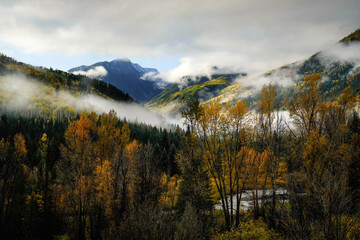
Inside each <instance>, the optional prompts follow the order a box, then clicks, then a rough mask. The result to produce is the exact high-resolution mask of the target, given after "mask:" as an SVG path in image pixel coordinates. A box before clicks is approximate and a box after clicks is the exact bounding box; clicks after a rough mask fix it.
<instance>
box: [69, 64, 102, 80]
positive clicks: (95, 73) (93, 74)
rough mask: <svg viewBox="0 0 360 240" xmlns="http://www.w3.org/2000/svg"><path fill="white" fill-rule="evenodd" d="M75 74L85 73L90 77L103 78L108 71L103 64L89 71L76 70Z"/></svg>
mask: <svg viewBox="0 0 360 240" xmlns="http://www.w3.org/2000/svg"><path fill="white" fill-rule="evenodd" d="M73 74H75V75H84V76H87V77H89V78H96V79H102V78H103V77H105V76H106V75H107V74H108V72H107V71H106V69H105V68H104V67H103V66H97V67H95V68H91V69H89V70H88V71H75V72H73Z"/></svg>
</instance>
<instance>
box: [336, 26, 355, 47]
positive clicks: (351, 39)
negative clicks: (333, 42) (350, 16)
mask: <svg viewBox="0 0 360 240" xmlns="http://www.w3.org/2000/svg"><path fill="white" fill-rule="evenodd" d="M339 42H341V43H345V44H348V43H351V42H360V28H359V29H357V30H356V31H355V32H353V33H351V34H349V35H348V36H346V37H344V38H343V39H341V40H340V41H339Z"/></svg>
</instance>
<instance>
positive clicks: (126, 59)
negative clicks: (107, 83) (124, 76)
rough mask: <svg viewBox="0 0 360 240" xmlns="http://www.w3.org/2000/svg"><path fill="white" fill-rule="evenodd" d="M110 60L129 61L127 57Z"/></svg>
mask: <svg viewBox="0 0 360 240" xmlns="http://www.w3.org/2000/svg"><path fill="white" fill-rule="evenodd" d="M112 62H131V61H130V59H129V58H117V59H114V60H113V61H112Z"/></svg>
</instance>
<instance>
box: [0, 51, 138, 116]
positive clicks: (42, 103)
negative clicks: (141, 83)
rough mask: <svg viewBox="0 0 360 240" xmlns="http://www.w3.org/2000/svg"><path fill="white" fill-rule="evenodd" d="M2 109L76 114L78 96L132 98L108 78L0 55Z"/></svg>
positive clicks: (23, 113) (53, 114)
mask: <svg viewBox="0 0 360 240" xmlns="http://www.w3.org/2000/svg"><path fill="white" fill-rule="evenodd" d="M0 83H1V84H0V101H1V109H0V110H1V111H3V112H4V111H5V112H6V113H7V114H9V113H11V112H17V113H21V114H22V115H23V116H24V115H25V114H26V115H27V116H32V115H35V114H42V115H43V117H48V116H53V117H55V116H57V117H58V118H61V117H63V116H65V115H67V116H74V115H76V113H77V112H79V111H78V110H79V109H80V108H81V107H79V109H76V107H75V105H76V102H77V98H78V97H80V96H83V95H89V94H93V95H94V96H99V97H104V98H106V99H110V100H115V101H121V102H133V99H132V98H131V97H130V96H129V95H128V94H125V93H123V92H122V91H120V90H118V89H117V88H115V87H114V86H112V85H110V84H107V83H105V82H102V81H99V80H95V79H91V78H87V77H84V76H78V75H73V74H70V73H67V72H63V71H60V70H53V69H46V68H42V67H34V66H31V65H28V64H24V63H21V62H17V61H16V60H14V59H12V58H10V57H7V56H5V55H0ZM19 98H21V99H19Z"/></svg>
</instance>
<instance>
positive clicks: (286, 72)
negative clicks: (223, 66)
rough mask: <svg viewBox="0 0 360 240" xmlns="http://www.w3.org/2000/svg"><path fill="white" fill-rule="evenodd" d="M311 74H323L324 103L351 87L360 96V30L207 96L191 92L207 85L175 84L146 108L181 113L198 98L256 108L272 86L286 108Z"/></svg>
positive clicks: (226, 85) (220, 84)
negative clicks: (266, 86)
mask: <svg viewBox="0 0 360 240" xmlns="http://www.w3.org/2000/svg"><path fill="white" fill-rule="evenodd" d="M312 73H321V75H322V80H323V83H322V86H321V88H320V92H321V95H322V98H323V99H324V100H329V101H333V100H336V99H337V98H338V97H339V95H340V94H341V92H342V91H343V89H344V88H346V87H347V86H350V87H351V89H352V90H353V92H354V93H355V94H360V29H359V30H356V31H355V32H353V33H352V34H350V35H348V36H346V37H344V38H343V39H342V40H340V41H339V43H337V44H336V45H335V46H333V47H331V48H329V49H326V50H323V51H320V52H318V53H315V54H314V55H312V56H311V57H309V58H308V59H306V60H303V61H299V62H295V63H291V64H287V65H284V66H281V67H279V68H276V69H273V70H270V71H268V72H266V73H264V74H261V75H258V76H244V77H242V78H238V79H237V81H234V82H231V81H230V82H226V83H224V82H221V81H219V82H218V83H217V84H215V85H216V86H217V88H216V91H213V90H212V89H211V88H210V89H206V90H205V91H204V92H203V93H204V94H200V93H202V92H200V91H192V88H200V86H201V87H205V86H206V84H205V83H198V84H200V85H199V86H197V84H196V81H195V82H193V83H189V82H188V83H187V85H188V86H187V87H186V88H180V87H179V86H178V85H179V84H173V85H172V86H170V87H169V88H168V89H166V90H164V91H163V92H162V93H160V94H159V95H157V96H156V97H154V98H153V99H152V100H151V101H149V102H148V104H146V106H147V107H149V108H150V109H154V110H157V111H160V112H169V111H170V112H179V111H180V110H181V109H182V108H183V107H184V104H186V102H187V101H188V100H189V99H191V98H194V97H198V98H199V99H200V100H201V102H208V101H219V102H221V103H226V102H232V101H235V100H241V99H245V100H246V101H247V103H248V104H249V105H250V106H252V107H254V106H255V105H256V103H257V101H258V99H259V97H260V90H261V88H262V86H263V85H264V84H268V83H272V84H273V85H275V87H276V89H277V92H278V97H277V100H276V101H277V104H278V105H279V106H280V107H284V106H283V105H282V103H283V101H284V100H285V99H286V98H291V97H292V96H293V94H294V93H295V91H296V88H297V86H298V85H300V84H302V81H303V79H304V76H306V75H309V74H312ZM189 81H190V80H189ZM212 81H214V80H212ZM190 82H191V81H190ZM210 82H211V81H210ZM204 84H205V85H204ZM192 85H194V86H195V87H192ZM189 86H190V87H189ZM194 93H197V94H194ZM203 96H205V97H203ZM209 96H211V97H209Z"/></svg>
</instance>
